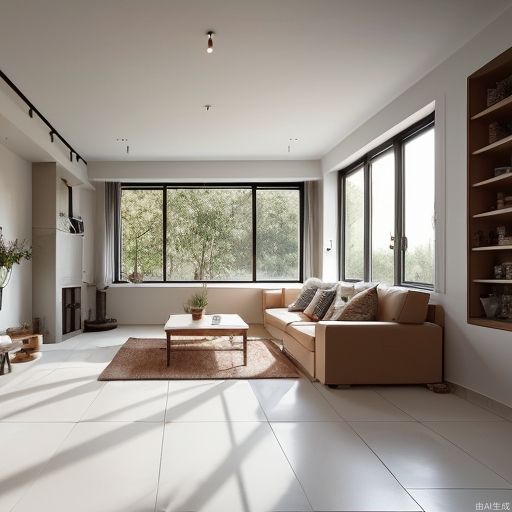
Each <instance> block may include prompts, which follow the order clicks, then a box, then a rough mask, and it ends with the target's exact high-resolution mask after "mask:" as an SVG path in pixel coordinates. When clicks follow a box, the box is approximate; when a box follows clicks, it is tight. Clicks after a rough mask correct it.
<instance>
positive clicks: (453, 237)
mask: <svg viewBox="0 0 512 512" xmlns="http://www.w3.org/2000/svg"><path fill="white" fill-rule="evenodd" d="M511 25H512V9H509V10H508V11H506V12H505V13H504V14H503V15H501V16H500V18H499V19H498V20H496V21H495V22H494V23H492V24H491V25H489V26H488V27H487V28H486V29H485V30H484V31H482V32H481V33H480V34H479V35H478V36H476V37H475V38H474V39H473V40H471V41H470V42H469V43H468V44H467V45H465V46H464V47H463V48H461V49H460V50H459V51H457V52H456V53H455V54H454V55H452V56H451V57H450V58H449V59H447V60H446V61H445V62H444V63H443V64H441V65H440V66H438V67H437V68H436V69H434V70H433V71H432V72H431V73H429V74H428V75H427V76H425V77H424V78H423V79H422V80H420V81H419V82H418V83H416V84H415V85H414V86H413V87H411V88H410V89H409V90H407V91H406V92H405V93H403V94H402V95H401V96H399V97H398V98H397V99H396V100H395V101H393V102H392V103H390V104H389V105H388V106H386V107H385V108H384V109H383V110H382V111H381V112H379V113H378V114H377V115H376V116H374V117H373V118H372V119H370V120H369V121H368V122H366V123H364V124H363V125H362V126H361V127H359V128H358V129H357V130H356V131H355V132H354V133H353V134H352V135H350V136H349V137H347V138H346V139H345V140H344V141H342V142H341V143H340V144H339V145H338V146H337V147H336V148H334V149H333V150H332V151H331V152H330V153H329V154H328V155H326V156H325V157H324V159H323V161H322V165H323V169H324V172H326V173H328V172H330V171H331V170H333V169H335V168H339V166H341V165H342V163H343V162H347V161H348V160H349V159H350V156H351V155H352V154H353V153H354V152H356V151H358V150H359V149H360V148H361V147H363V146H365V145H367V144H370V143H371V142H372V141H373V140H374V139H376V138H377V137H378V136H379V135H381V134H382V133H384V132H386V131H387V130H391V129H392V128H393V127H394V126H396V125H397V124H398V123H400V122H401V121H403V120H404V119H406V118H408V117H409V116H411V115H413V114H414V113H415V112H417V111H418V110H420V109H422V108H424V107H426V106H427V105H429V104H430V103H431V102H432V101H435V102H436V107H435V108H436V152H437V154H436V166H437V168H438V169H437V170H438V171H439V172H440V175H441V176H442V175H443V173H444V172H445V181H444V180H442V181H440V182H439V183H438V184H437V186H436V194H437V198H438V201H437V204H436V209H437V212H436V214H437V215H438V216H439V219H438V220H439V221H440V222H442V223H443V226H441V227H443V228H444V229H445V236H443V238H445V240H444V239H441V240H439V241H438V243H440V244H443V243H444V242H446V243H445V250H444V255H443V260H444V261H442V262H438V263H439V264H441V263H442V266H441V269H440V270H441V272H442V271H443V270H444V268H445V269H446V278H445V290H444V293H440V294H438V295H437V296H436V297H435V299H436V300H437V301H439V302H440V303H442V304H443V305H444V307H445V310H446V349H445V357H446V365H445V378H446V380H448V381H451V382H454V383H457V384H460V385H462V386H464V387H466V388H469V389H471V390H473V391H476V392H478V393H481V394H484V395H486V396H488V397H490V398H493V399H494V400H498V401H500V402H502V403H505V404H507V405H509V406H512V371H511V361H512V334H511V333H510V332H508V331H500V330H495V329H486V328H483V327H478V326H472V325H468V324H467V322H466V276H467V272H466V249H467V245H466V87H467V84H466V79H467V76H468V75H470V74H471V73H473V72H474V71H475V70H476V69H478V68H480V67H481V66H483V65H484V64H485V63H487V62H488V61H489V60H491V59H493V58H494V57H496V56H497V55H498V54H500V53H501V52H503V51H505V50H506V49H508V48H509V47H510V45H511V44H512V36H511V35H510V26H511ZM326 188H327V192H328V190H329V187H324V193H325V192H326ZM444 194H446V203H445V204H446V215H444V211H443V208H444V204H443V203H444V198H443V195H444ZM325 217H326V215H325V213H324V220H325ZM331 229H332V228H331ZM441 232H442V229H441ZM331 233H332V231H330V230H329V227H328V226H326V228H325V229H324V237H330V235H331ZM326 260H327V259H326ZM326 260H324V261H326ZM326 265H327V266H328V265H329V263H328V262H327V263H326Z"/></svg>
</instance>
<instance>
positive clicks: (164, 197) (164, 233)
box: [162, 186, 167, 283]
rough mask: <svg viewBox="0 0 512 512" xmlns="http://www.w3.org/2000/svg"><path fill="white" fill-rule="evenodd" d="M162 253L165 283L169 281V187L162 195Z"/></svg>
mask: <svg viewBox="0 0 512 512" xmlns="http://www.w3.org/2000/svg"><path fill="white" fill-rule="evenodd" d="M162 201H163V204H162V215H163V219H162V236H163V240H162V242H163V243H162V251H163V259H162V263H163V275H162V276H163V281H164V283H165V282H166V281H167V187H165V186H164V187H163V194H162Z"/></svg>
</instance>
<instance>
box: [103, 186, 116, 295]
mask: <svg viewBox="0 0 512 512" xmlns="http://www.w3.org/2000/svg"><path fill="white" fill-rule="evenodd" d="M120 206H121V183H117V182H107V183H105V251H104V255H105V261H104V265H103V267H104V272H103V279H102V285H103V286H102V287H105V286H108V285H110V284H112V283H113V282H114V278H115V258H116V257H117V255H118V250H117V247H116V231H117V229H118V228H119V215H120Z"/></svg>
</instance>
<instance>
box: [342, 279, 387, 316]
mask: <svg viewBox="0 0 512 512" xmlns="http://www.w3.org/2000/svg"><path fill="white" fill-rule="evenodd" d="M378 306H379V298H378V295H377V285H375V286H374V287H373V288H368V289H367V290H363V291H362V292H359V293H358V294H356V295H354V297H353V298H352V300H351V301H350V302H349V303H348V304H347V305H346V306H345V308H344V309H343V311H342V312H341V315H340V316H339V317H338V320H340V321H351V322H354V321H355V322H369V321H372V320H375V319H376V318H377V310H378Z"/></svg>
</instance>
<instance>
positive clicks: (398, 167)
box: [393, 141, 404, 285]
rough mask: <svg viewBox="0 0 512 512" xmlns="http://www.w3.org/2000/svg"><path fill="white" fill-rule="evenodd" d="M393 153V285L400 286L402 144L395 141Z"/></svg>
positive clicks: (401, 269)
mask: <svg viewBox="0 0 512 512" xmlns="http://www.w3.org/2000/svg"><path fill="white" fill-rule="evenodd" d="M393 147H394V152H395V243H394V258H395V285H400V284H402V275H403V258H402V252H403V251H402V236H403V225H404V224H403V190H404V188H403V155H402V143H401V142H400V141H397V142H395V143H394V144H393Z"/></svg>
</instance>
